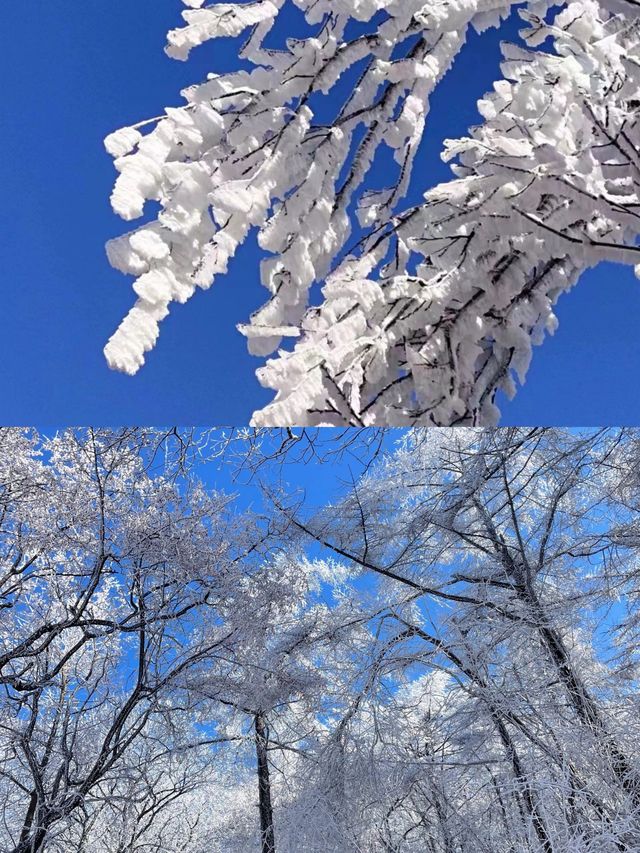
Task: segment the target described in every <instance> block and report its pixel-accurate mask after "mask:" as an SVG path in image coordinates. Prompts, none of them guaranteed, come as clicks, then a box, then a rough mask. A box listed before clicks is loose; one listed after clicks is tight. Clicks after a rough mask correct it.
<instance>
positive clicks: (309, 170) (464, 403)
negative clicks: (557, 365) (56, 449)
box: [105, 0, 640, 426]
mask: <svg viewBox="0 0 640 853" xmlns="http://www.w3.org/2000/svg"><path fill="white" fill-rule="evenodd" d="M184 2H185V4H186V5H188V6H189V7H191V8H190V9H189V10H188V11H185V12H184V13H183V17H184V19H185V22H186V26H184V27H182V28H180V29H176V30H173V31H172V32H170V33H169V37H168V38H169V43H168V47H167V53H168V54H169V55H170V56H172V57H174V58H176V59H182V60H184V59H187V58H188V55H189V52H190V50H191V49H192V48H194V47H196V46H198V45H200V44H203V43H204V42H207V41H209V40H211V39H216V38H220V37H224V36H240V35H241V34H244V33H248V37H247V39H246V41H245V43H244V45H243V47H242V50H241V54H240V55H241V57H242V59H243V60H244V61H245V66H246V68H247V70H238V71H235V72H231V73H225V74H217V73H211V74H210V75H209V77H208V79H207V80H206V81H205V82H203V83H201V84H199V85H194V86H192V87H190V88H188V89H186V90H185V91H184V92H183V95H184V97H185V99H186V101H187V103H186V106H183V107H178V108H168V109H167V110H166V111H165V114H164V115H162V116H159V117H156V118H154V119H151V120H148V121H145V122H141V123H140V124H138V125H135V126H134V127H129V128H124V129H122V130H119V131H117V132H115V133H114V134H112V135H111V136H109V137H108V138H107V140H106V146H107V149H108V151H109V152H110V153H111V154H112V155H113V156H114V157H115V158H116V159H115V165H116V168H117V170H118V171H119V173H120V174H119V177H118V179H117V182H116V185H115V189H114V192H113V195H112V205H113V208H114V210H115V211H116V212H117V213H118V214H119V215H120V216H122V217H123V218H124V219H126V220H132V219H136V218H138V217H140V216H141V215H142V214H143V209H144V205H145V202H146V201H147V200H155V201H157V202H159V203H160V207H161V210H160V213H159V214H158V216H157V218H156V219H155V220H153V221H150V222H147V223H146V224H144V225H142V226H141V227H140V228H138V229H136V230H135V231H133V232H131V233H130V234H127V235H125V236H122V237H119V238H117V239H115V240H112V241H111V242H110V243H109V245H108V256H109V259H110V261H111V263H112V264H113V265H114V266H115V267H117V268H118V269H120V270H122V271H123V272H125V273H129V274H133V275H135V276H136V277H137V278H136V282H135V284H134V290H135V293H136V295H137V301H136V303H135V306H134V307H133V308H132V310H131V311H130V312H129V314H128V315H127V317H126V318H125V320H124V321H123V323H122V324H121V326H120V328H119V329H118V330H117V332H116V333H115V334H114V335H113V336H112V338H111V339H110V340H109V342H108V344H107V346H106V348H105V354H106V357H107V360H108V362H109V364H110V365H111V366H112V367H114V368H116V369H119V370H123V371H125V372H127V373H135V372H136V371H137V370H138V369H139V368H140V366H141V365H142V364H143V362H144V354H145V352H146V351H148V350H150V349H151V348H152V347H153V345H154V344H155V342H156V339H157V336H158V332H159V323H160V322H161V321H162V319H163V318H164V317H165V316H166V315H167V312H168V310H169V307H170V305H171V303H172V302H185V301H186V300H187V299H189V298H190V297H191V296H192V295H193V293H194V291H195V290H196V288H198V287H202V288H207V287H209V286H210V285H211V284H212V282H213V281H214V279H215V278H216V277H217V276H219V275H221V274H223V273H225V272H226V270H227V265H228V262H229V259H230V258H231V257H232V256H233V254H234V253H235V251H236V249H237V247H238V246H239V245H240V244H241V243H242V242H243V241H244V240H245V239H247V237H248V235H249V234H250V232H251V231H252V230H253V231H257V239H258V242H259V244H260V246H261V248H262V249H263V250H265V252H267V253H268V255H267V257H266V258H265V260H264V261H263V262H262V265H261V280H262V283H263V285H264V286H265V287H266V288H267V290H268V292H269V297H268V300H267V302H266V303H265V304H264V306H263V307H262V308H261V309H259V310H258V311H257V312H256V313H255V314H254V315H253V316H252V317H251V321H250V322H249V323H247V324H245V325H243V326H241V327H240V328H241V331H242V332H243V334H245V335H246V336H247V338H248V343H249V348H250V351H251V352H252V353H254V354H255V355H259V356H267V355H268V354H269V353H271V352H273V351H274V350H276V349H277V348H278V347H279V345H280V343H281V341H282V339H283V338H285V339H291V340H292V341H293V343H294V346H293V349H292V350H291V349H289V350H287V349H281V350H279V352H278V354H277V355H276V356H275V357H273V358H271V359H270V360H269V361H268V362H267V364H266V366H265V367H263V368H261V369H259V370H258V377H259V379H260V382H261V383H262V384H263V385H265V386H266V387H269V388H272V389H273V390H274V391H275V392H276V398H275V400H274V401H273V403H272V404H271V405H269V406H267V407H266V408H265V409H264V410H263V411H260V412H256V413H255V415H254V422H255V424H257V425H266V426H269V425H285V424H299V425H304V424H308V425H314V424H329V425H340V424H345V425H369V424H382V425H390V424H425V425H433V424H437V425H452V424H492V423H495V422H496V420H497V418H498V415H499V412H498V410H497V408H496V406H495V403H494V397H495V394H496V390H497V389H502V390H504V391H505V392H506V393H507V394H509V395H511V394H513V393H514V392H515V378H516V377H518V378H519V379H520V381H524V378H525V374H526V371H527V367H528V364H529V360H530V357H531V346H532V344H536V343H540V342H541V341H542V339H543V338H544V335H545V333H547V332H552V331H553V330H554V328H555V325H556V318H555V316H554V313H553V306H554V303H555V302H556V300H557V298H558V297H559V295H560V294H562V293H563V292H565V291H567V290H568V289H569V288H571V287H572V286H573V284H574V283H575V282H576V280H577V278H578V277H579V275H580V273H581V272H582V271H583V270H585V269H586V268H588V267H590V266H592V265H594V264H596V263H598V262H599V261H601V260H613V261H617V262H621V263H627V264H633V265H638V263H639V261H640V257H639V256H638V248H637V247H636V246H635V242H636V236H637V233H638V221H639V220H638V216H639V214H638V206H639V205H640V201H639V200H638V194H637V193H638V191H637V187H638V168H639V165H640V161H639V159H638V158H639V154H638V151H639V149H640V137H639V133H638V126H639V125H638V120H637V115H638V109H639V108H640V95H639V91H640V69H639V61H640V36H639V31H638V22H637V15H638V13H637V4H636V3H635V2H634V0H601V2H597V0H573V2H569V3H567V4H565V5H564V6H563V8H561V10H560V11H558V7H557V6H552V4H551V3H549V2H547V0H542V2H531V3H521V4H514V3H511V2H509V1H508V0H434V2H430V3H426V4H425V3H424V2H422V0H340V2H336V0H256V2H245V3H221V4H212V5H209V6H205V5H204V3H203V0H184ZM294 6H296V7H298V9H299V10H301V11H302V12H303V13H304V16H305V19H306V22H307V33H306V35H305V37H300V38H295V39H294V38H289V39H287V40H286V44H284V43H283V42H282V32H281V30H282V27H283V26H285V25H284V24H283V25H280V21H281V19H284V20H285V24H286V21H287V20H289V18H288V17H287V14H288V13H289V12H291V10H292V7H294ZM515 6H518V12H519V14H520V15H521V17H522V18H523V19H524V21H525V22H526V27H525V28H524V29H523V30H522V31H521V43H520V45H512V44H503V48H502V49H503V53H504V61H503V63H502V73H503V75H504V77H503V79H502V80H500V81H498V82H496V83H495V84H494V91H493V92H492V93H489V94H487V95H485V96H484V98H483V99H482V100H480V101H479V108H480V112H481V115H482V118H483V122H482V123H481V124H480V125H479V126H478V127H476V128H475V129H473V130H472V131H471V133H470V136H469V137H466V138H463V139H459V140H448V141H447V142H446V146H445V152H444V155H443V156H445V158H446V159H450V160H454V161H455V162H454V164H453V170H454V172H455V174H456V177H455V179H453V180H451V181H449V182H447V183H444V184H441V185H439V186H436V187H434V188H432V189H429V190H428V191H427V192H426V194H425V200H424V202H423V203H422V204H418V205H416V206H415V207H411V208H409V209H407V208H406V207H404V206H403V204H402V199H403V197H404V196H405V194H406V191H407V188H408V186H409V182H410V180H411V176H412V171H414V170H415V157H416V153H417V151H418V148H419V145H420V142H421V140H422V138H423V134H424V133H425V130H427V129H428V109H429V98H430V96H431V94H432V92H433V91H434V89H435V87H436V86H437V85H438V84H439V83H440V81H441V80H442V79H443V77H444V75H445V74H446V72H447V70H448V69H449V67H450V66H451V64H452V62H453V61H454V60H455V56H456V54H457V53H458V51H459V50H460V48H461V47H462V46H463V44H464V42H465V39H466V36H467V33H468V31H469V28H470V27H473V28H475V29H476V30H479V31H482V30H484V29H486V28H488V27H494V26H499V25H500V23H501V21H503V20H504V19H505V18H506V17H507V16H508V15H509V14H510V13H511V11H512V7H515ZM343 75H347V79H348V80H350V81H351V83H352V85H350V86H349V87H348V91H347V93H346V95H345V94H344V86H342V85H341V77H343ZM343 79H344V77H343ZM478 94H481V93H478ZM149 128H151V129H150V130H149ZM146 131H148V132H146ZM385 149H386V150H387V151H391V152H392V153H393V158H394V160H395V174H393V169H388V170H387V171H389V184H388V186H384V187H377V186H373V185H372V181H371V178H370V169H371V166H372V163H373V161H374V158H375V157H376V155H377V154H378V153H379V152H383V151H384V150H385ZM418 179H420V180H422V181H424V178H423V177H422V176H421V175H420V176H418ZM425 189H426V187H425ZM354 211H355V212H354ZM355 216H357V219H358V224H357V225H356V223H355V220H354V217H355ZM314 284H316V285H322V296H321V298H320V299H318V298H315V297H314V300H313V302H314V305H313V307H309V295H310V289H311V288H312V286H313V285H314Z"/></svg>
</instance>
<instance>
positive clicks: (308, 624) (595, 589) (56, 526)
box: [0, 428, 640, 853]
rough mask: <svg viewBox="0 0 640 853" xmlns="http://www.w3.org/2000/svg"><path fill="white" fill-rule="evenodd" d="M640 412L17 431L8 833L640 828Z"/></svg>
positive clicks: (188, 852) (178, 844) (497, 840)
mask: <svg viewBox="0 0 640 853" xmlns="http://www.w3.org/2000/svg"><path fill="white" fill-rule="evenodd" d="M639 471H640V432H639V431H638V430H635V429H622V428H615V429H614V428H610V429H585V430H568V429H551V428H519V429H515V428H514V429H501V430H493V429H479V428H477V429H471V428H470V429H455V430H453V429H430V430H419V429H417V430H408V431H400V430H371V429H370V430H319V431H318V430H241V431H235V432H234V431H227V432H225V431H223V430H208V431H205V430H179V429H169V430H160V429H142V428H123V429H106V428H101V429H68V430H63V431H60V432H58V433H56V434H53V433H50V434H47V435H45V434H39V433H37V432H36V431H33V430H23V429H17V428H16V429H13V428H4V429H2V430H0V614H1V616H2V619H1V621H0V688H1V689H0V818H1V819H0V849H2V850H3V851H7V853H69V851H73V852H74V853H76V851H77V853H80V851H83V853H85V851H86V853H89V851H90V852H91V853H94V851H95V853H143V851H144V853H167V851H171V853H178V851H181V853H205V851H206V853H251V851H255V853H276V851H278V853H303V851H306V853H326V851H334V853H356V851H367V853H389V851H395V853H412V851H416V853H417V852H418V851H420V853H424V851H428V853H513V852H514V851H518V853H520V851H522V852H523V853H561V852H562V853H617V851H633V850H637V849H640V750H639V747H638V744H639V743H640V723H639V722H638V721H639V720H640V714H639V712H640V707H639V697H638V678H639V674H640V672H639V666H640V659H639V657H638V635H639V631H640V610H639V608H638V603H639V596H640V570H639V559H638V558H639V555H640V515H639V512H640V476H639V474H638V472H639Z"/></svg>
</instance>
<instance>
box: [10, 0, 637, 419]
mask: <svg viewBox="0 0 640 853" xmlns="http://www.w3.org/2000/svg"><path fill="white" fill-rule="evenodd" d="M183 8H184V7H183V5H182V3H181V2H179V0H109V2H106V0H91V2H90V3H87V4H84V5H82V6H77V5H74V4H62V5H61V4H58V3H51V2H45V0H32V2H29V3H26V4H25V3H16V2H14V3H4V4H3V6H2V11H0V23H1V24H2V26H3V31H4V33H5V40H4V45H3V50H2V52H1V53H0V79H2V80H3V99H4V104H3V111H4V117H5V118H4V121H3V133H2V142H3V146H2V153H3V156H2V158H1V160H0V180H1V185H2V188H3V190H4V204H3V205H2V207H1V208H0V211H1V212H0V219H1V220H2V222H1V223H0V225H1V228H2V241H1V242H0V263H1V269H2V272H3V285H4V286H3V310H2V334H1V335H0V359H1V361H2V364H3V368H4V369H3V371H2V377H1V378H0V400H1V401H2V402H1V403H0V405H1V407H2V408H1V410H0V422H1V423H4V424H19V423H33V422H34V421H36V420H38V421H39V422H41V423H42V422H49V423H54V422H58V423H89V422H93V423H122V422H129V423H154V422H162V423H166V422H179V423H192V424H211V423H235V424H245V423H247V422H248V419H249V417H250V414H251V412H252V411H253V410H254V409H256V408H258V407H260V406H262V405H264V404H265V403H266V402H267V401H268V400H269V399H270V397H271V394H270V392H266V391H264V390H263V389H261V388H260V386H259V385H258V383H257V380H256V379H255V377H254V375H253V373H254V370H255V368H256V367H257V366H259V364H260V361H259V360H257V359H254V358H252V357H250V356H249V355H247V353H246V347H245V341H244V339H243V338H242V337H241V336H240V334H239V333H238V332H237V331H236V329H235V324H236V323H238V322H242V321H244V320H246V318H247V317H248V315H249V314H250V312H251V311H252V310H253V309H255V308H256V307H258V306H259V305H260V304H261V303H262V301H263V298H264V295H265V291H264V290H263V289H262V288H261V287H260V285H259V283H258V276H257V261H258V258H259V253H258V251H257V249H256V248H255V247H254V246H253V245H248V246H246V247H244V248H243V249H242V250H241V252H240V253H239V255H238V257H237V258H236V259H235V260H234V262H233V264H232V266H231V269H230V272H229V274H228V276H226V277H225V278H224V279H219V280H218V281H217V283H216V284H215V285H214V287H213V288H212V289H211V290H209V291H208V292H206V293H198V294H197V295H196V296H195V297H194V298H193V299H192V300H191V302H190V303H188V304H187V305H186V306H175V307H174V309H173V311H172V314H171V315H170V317H169V318H168V319H167V320H165V321H164V323H163V325H162V332H161V336H160V341H159V344H158V346H157V348H156V350H155V351H154V352H153V353H152V354H151V355H150V356H149V358H148V362H147V365H146V366H145V367H144V368H143V370H142V371H141V372H140V373H139V374H138V375H137V376H136V377H134V378H131V377H126V376H122V375H120V374H116V373H113V372H111V371H109V370H108V368H107V367H106V364H105V362H104V360H103V356H102V347H103V345H104V342H105V341H106V339H107V337H108V336H109V335H110V334H111V332H112V331H113V330H114V328H115V327H116V325H117V323H118V322H119V320H120V318H121V317H122V316H123V315H124V313H126V311H127V310H128V308H129V307H130V305H131V302H132V291H131V280H130V279H128V278H127V277H125V276H123V275H122V274H120V273H118V272H116V271H115V270H112V269H110V267H109V265H108V263H107V261H106V257H105V254H104V243H105V242H106V240H107V239H109V238H110V237H113V236H115V235H117V234H119V233H122V232H124V231H126V230H127V225H126V223H122V222H121V221H120V220H118V218H117V217H116V216H115V215H114V214H113V213H112V212H111V209H110V207H109V201H108V198H109V194H110V192H111V187H112V184H113V179H114V170H113V166H112V162H111V159H110V158H109V156H108V155H107V154H106V153H105V152H104V150H103V147H102V138H103V137H104V136H105V135H106V134H107V133H108V132H110V131H111V130H113V129H115V128H117V127H120V126H123V125H127V124H130V123H133V122H135V121H139V120H141V119H142V118H145V117H147V116H152V115H157V114H158V112H159V111H161V110H162V109H163V108H164V107H165V106H168V105H178V104H179V103H180V98H179V94H178V92H179V89H180V88H181V87H183V86H185V85H187V84H190V83H193V82H197V81H199V80H201V79H202V78H203V77H204V75H205V74H206V72H207V71H209V70H213V69H215V70H225V69H229V68H231V67H233V66H234V64H235V61H236V59H235V56H236V51H237V45H236V44H235V43H234V42H231V41H229V42H216V43H213V44H210V45H207V46H204V47H203V48H200V49H199V50H197V51H195V52H194V53H193V55H192V59H191V60H190V61H189V62H188V63H179V62H175V61H173V60H170V59H168V58H167V57H166V56H165V55H164V53H163V50H162V48H163V45H164V39H165V33H166V31H167V30H168V29H170V28H172V27H174V26H176V25H177V24H178V23H179V13H180V11H181V10H182V9H183ZM62 9H64V11H61V10H62ZM502 37H504V34H503V36H502ZM499 38H500V37H499V36H498V34H497V33H495V32H488V33H486V34H485V35H484V36H482V38H481V39H478V38H473V39H472V40H471V42H470V44H469V45H468V46H467V48H466V49H465V51H464V52H463V53H462V54H461V56H460V57H459V59H458V61H457V63H456V65H455V66H454V69H453V70H452V71H451V72H450V77H449V78H448V79H447V81H445V83H444V84H443V86H442V87H441V89H440V90H439V91H438V92H437V93H436V95H435V96H434V98H433V99H432V113H431V121H430V125H429V129H428V133H427V138H426V140H425V143H424V145H423V149H422V152H421V157H420V159H419V165H418V169H417V173H416V182H415V189H414V193H417V194H418V195H419V192H418V190H420V189H421V188H422V187H424V188H426V187H427V186H429V185H431V184H433V183H436V182H438V181H440V180H443V179H446V178H447V177H448V175H449V172H448V167H447V166H445V165H444V164H442V163H441V162H440V160H439V152H440V149H441V141H442V139H443V138H444V137H447V136H456V135H460V134H463V133H464V132H465V130H466V128H467V127H468V125H469V124H471V123H473V122H474V121H476V120H477V118H478V116H477V112H476V109H475V102H476V100H477V99H478V97H480V96H481V95H482V93H483V92H484V91H485V90H486V89H487V88H488V87H489V86H490V84H491V81H492V80H494V79H497V78H498V76H499V72H498V59H499V54H498V42H499ZM374 178H375V174H374ZM414 197H415V196H414ZM558 315H559V318H560V329H559V331H558V333H557V334H556V336H555V338H551V339H548V340H547V341H546V343H545V344H544V346H543V347H542V348H538V349H537V350H536V352H535V356H534V360H533V364H532V367H531V370H530V373H529V378H528V381H527V384H526V386H525V387H524V388H523V389H521V390H520V392H519V393H518V395H517V397H516V399H515V400H514V401H513V402H505V404H504V405H503V406H502V409H503V420H502V423H503V424H505V425H506V424H525V423H536V424H538V423H549V424H567V425H574V424H600V423H628V424H635V423H638V422H640V393H639V392H638V391H637V390H636V389H637V386H638V383H637V381H634V376H637V374H638V372H639V370H638V368H639V367H640V344H639V343H638V335H637V325H638V319H639V318H640V283H639V282H637V280H636V279H635V278H634V276H633V274H632V272H631V271H630V270H628V269H624V268H621V267H613V266H603V267H601V268H599V269H597V270H594V271H591V272H590V273H588V274H587V275H586V276H585V277H584V278H583V280H582V281H581V282H580V284H579V286H578V287H577V288H576V289H575V290H574V291H573V293H571V294H569V295H568V296H565V297H563V298H562V300H561V302H560V304H559V307H558Z"/></svg>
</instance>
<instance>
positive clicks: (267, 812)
mask: <svg viewBox="0 0 640 853" xmlns="http://www.w3.org/2000/svg"><path fill="white" fill-rule="evenodd" d="M255 729H256V756H257V759H258V790H259V794H260V837H261V842H262V847H261V850H262V853H275V851H276V841H275V835H274V832H273V808H272V806H271V782H270V779H269V761H268V756H267V748H268V745H269V732H268V729H267V726H266V724H265V721H264V717H263V716H262V714H256V716H255Z"/></svg>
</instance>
